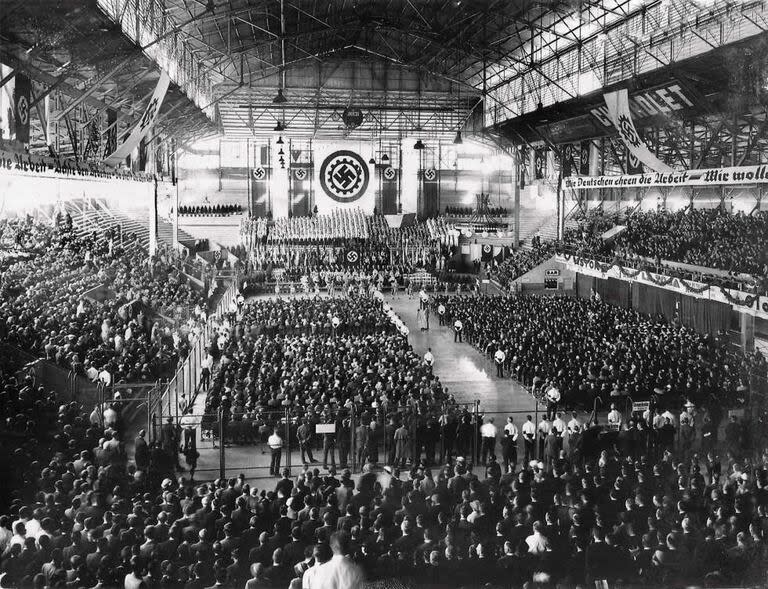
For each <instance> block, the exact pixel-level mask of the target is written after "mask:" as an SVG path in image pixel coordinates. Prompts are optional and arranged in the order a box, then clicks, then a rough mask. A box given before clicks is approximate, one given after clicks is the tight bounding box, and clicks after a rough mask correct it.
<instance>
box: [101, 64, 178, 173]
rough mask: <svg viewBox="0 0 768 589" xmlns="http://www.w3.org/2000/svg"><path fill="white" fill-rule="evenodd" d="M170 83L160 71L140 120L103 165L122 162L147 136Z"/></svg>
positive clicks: (162, 71) (113, 164) (166, 75)
mask: <svg viewBox="0 0 768 589" xmlns="http://www.w3.org/2000/svg"><path fill="white" fill-rule="evenodd" d="M170 83H171V79H170V78H169V77H168V74H167V73H165V70H161V71H160V79H159V80H158V81H157V86H156V87H155V91H154V92H153V93H152V98H150V99H149V104H147V109H146V110H145V111H144V114H143V115H142V117H141V120H139V122H138V123H137V124H136V126H135V127H134V128H133V130H132V131H131V134H130V135H128V138H127V139H126V140H125V141H124V142H123V143H122V145H120V147H118V148H117V149H116V150H115V151H114V152H112V153H111V154H110V155H109V156H108V157H107V158H106V159H105V160H104V163H105V164H107V165H108V166H115V165H117V164H119V163H120V162H121V161H123V160H124V159H125V158H126V157H128V155H130V153H131V152H132V151H133V150H134V149H136V147H138V145H139V142H140V141H141V140H142V139H143V138H144V137H146V136H147V133H148V132H149V129H150V128H151V127H152V125H153V124H154V123H155V121H156V120H157V115H158V114H159V113H160V107H161V106H162V105H163V99H164V98H165V93H166V92H167V91H168V86H169V85H170Z"/></svg>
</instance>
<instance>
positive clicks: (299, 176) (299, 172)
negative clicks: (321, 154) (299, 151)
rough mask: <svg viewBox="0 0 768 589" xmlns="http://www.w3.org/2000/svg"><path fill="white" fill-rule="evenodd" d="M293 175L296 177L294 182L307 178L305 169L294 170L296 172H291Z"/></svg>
mask: <svg viewBox="0 0 768 589" xmlns="http://www.w3.org/2000/svg"><path fill="white" fill-rule="evenodd" d="M293 175H294V176H296V180H304V179H305V178H306V177H307V169H306V168H296V170H295V171H294V172H293Z"/></svg>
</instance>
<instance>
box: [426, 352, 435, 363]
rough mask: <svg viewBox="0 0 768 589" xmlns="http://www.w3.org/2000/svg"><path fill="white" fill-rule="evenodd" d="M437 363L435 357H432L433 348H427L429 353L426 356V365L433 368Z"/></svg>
mask: <svg viewBox="0 0 768 589" xmlns="http://www.w3.org/2000/svg"><path fill="white" fill-rule="evenodd" d="M434 363H435V357H434V356H433V355H432V348H427V353H426V354H424V364H426V365H427V366H432V365H433V364H434Z"/></svg>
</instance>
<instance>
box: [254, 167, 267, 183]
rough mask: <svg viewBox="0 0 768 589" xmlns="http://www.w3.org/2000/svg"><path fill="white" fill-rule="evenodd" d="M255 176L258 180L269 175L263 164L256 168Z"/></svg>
mask: <svg viewBox="0 0 768 589" xmlns="http://www.w3.org/2000/svg"><path fill="white" fill-rule="evenodd" d="M253 177H254V178H256V180H264V178H266V177H267V171H266V170H265V169H264V168H262V167H261V166H259V167H258V168H254V170H253Z"/></svg>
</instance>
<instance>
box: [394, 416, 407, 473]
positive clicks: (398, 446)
mask: <svg viewBox="0 0 768 589" xmlns="http://www.w3.org/2000/svg"><path fill="white" fill-rule="evenodd" d="M407 449H408V428H407V427H406V426H405V422H403V423H402V424H400V427H399V428H397V429H396V430H395V466H399V467H400V468H405V459H406V454H407Z"/></svg>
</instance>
